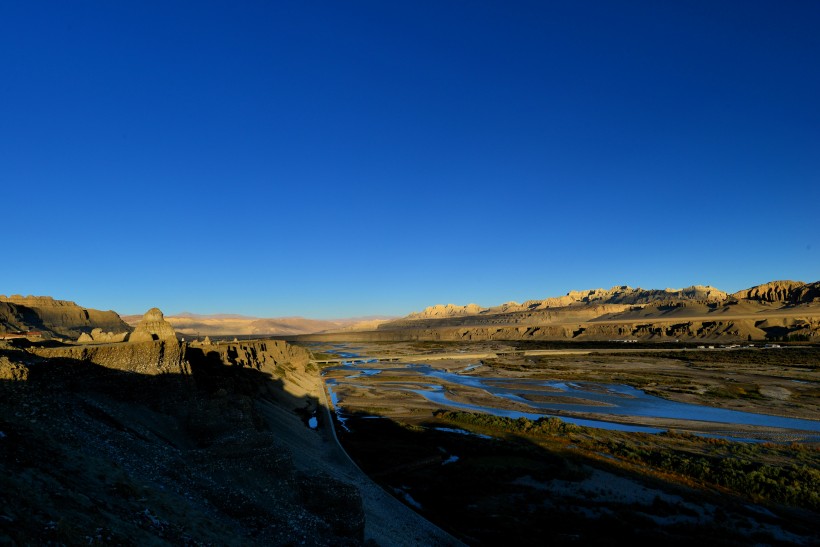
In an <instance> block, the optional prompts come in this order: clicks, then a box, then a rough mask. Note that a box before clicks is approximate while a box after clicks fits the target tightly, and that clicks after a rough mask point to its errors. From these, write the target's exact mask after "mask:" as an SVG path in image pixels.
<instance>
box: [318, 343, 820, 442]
mask: <svg viewBox="0 0 820 547" xmlns="http://www.w3.org/2000/svg"><path fill="white" fill-rule="evenodd" d="M348 351H349V348H348ZM342 356H343V357H350V358H351V361H348V362H345V363H343V364H342V365H341V366H338V367H333V368H331V369H327V370H343V371H346V372H350V375H348V376H347V377H345V378H326V379H325V383H326V384H327V386H328V391H329V392H330V394H331V398H332V403H333V406H334V407H335V408H336V411H337V415H338V416H340V420H342V424H343V427H346V426H345V425H344V421H343V420H344V418H345V416H344V412H343V411H340V410H339V400H338V395H337V393H336V390H335V389H334V388H335V387H336V386H341V385H355V386H356V387H360V388H365V389H376V390H382V391H405V392H411V393H415V394H417V395H420V396H422V397H424V398H425V399H427V400H428V401H431V402H433V403H435V404H437V405H441V406H442V407H448V408H455V409H460V410H467V411H473V412H485V413H489V414H493V415H496V416H504V417H508V418H519V417H525V418H529V419H532V420H535V419H538V418H541V417H544V416H550V415H555V413H558V414H561V411H571V412H583V413H585V414H597V415H600V416H608V417H613V416H615V417H617V416H632V417H636V416H637V417H646V418H665V419H675V420H690V421H701V422H715V423H721V424H727V425H729V426H731V425H750V426H763V427H769V428H778V429H784V430H797V431H809V432H816V433H818V434H820V421H815V420H806V419H799V418H787V417H783V416H771V415H766V414H755V413H751V412H743V411H739V410H728V409H722V408H716V407H710V406H704V405H696V404H688V403H679V402H675V401H669V400H666V399H662V398H659V397H654V396H652V395H648V394H646V393H644V392H643V391H641V390H639V389H636V388H633V387H630V386H627V385H613V384H601V383H595V382H561V381H548V380H533V379H510V378H490V377H479V376H471V375H469V374H466V372H469V371H471V370H473V369H474V368H476V367H477V366H479V365H469V366H468V367H466V368H464V369H462V370H461V371H459V372H458V373H456V372H447V371H444V370H441V369H437V368H434V367H432V366H430V365H425V364H410V365H398V366H397V365H395V364H394V365H390V364H387V363H385V364H384V365H383V366H382V365H381V364H379V363H376V362H374V361H372V360H367V358H362V357H360V356H358V355H356V354H353V353H344V354H342ZM359 363H361V364H359ZM386 371H389V372H391V373H394V374H396V375H398V376H401V375H407V377H408V380H407V381H406V382H402V381H395V382H374V383H362V380H365V381H366V379H367V377H369V376H374V375H377V374H380V373H382V372H386ZM419 379H422V380H427V381H431V380H432V382H430V383H429V384H426V383H420V382H419ZM448 386H449V387H452V386H463V387H469V388H475V389H480V390H483V391H484V392H486V393H488V394H490V395H491V396H492V397H493V398H494V399H496V398H497V400H498V401H499V407H501V406H505V405H503V401H504V400H507V401H514V402H515V403H518V404H523V405H527V406H528V407H529V408H532V411H531V412H523V411H520V410H510V409H505V408H499V407H496V406H492V405H491V404H490V405H479V404H471V403H465V402H460V401H455V400H453V399H452V398H450V397H449V396H448V393H447V391H448ZM506 406H509V405H506ZM559 417H560V418H561V419H562V420H564V421H566V422H570V423H574V424H578V425H584V426H589V427H597V428H602V429H611V430H618V431H641V432H647V433H658V432H661V431H663V430H664V429H660V428H657V427H648V426H641V425H633V424H622V423H617V422H611V421H599V420H592V419H581V418H574V417H569V416H565V415H560V416H559ZM811 437H812V439H811V440H818V439H820V435H812V436H811Z"/></svg>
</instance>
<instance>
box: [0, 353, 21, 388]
mask: <svg viewBox="0 0 820 547" xmlns="http://www.w3.org/2000/svg"><path fill="white" fill-rule="evenodd" d="M27 379H28V367H26V366H24V365H22V364H20V363H15V362H12V361H10V360H9V358H8V357H6V356H5V355H2V356H0V381H8V380H11V381H14V382H24V381H26V380H27Z"/></svg>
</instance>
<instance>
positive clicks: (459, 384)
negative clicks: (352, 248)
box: [0, 282, 820, 545]
mask: <svg viewBox="0 0 820 547" xmlns="http://www.w3.org/2000/svg"><path fill="white" fill-rule="evenodd" d="M817 290H818V283H811V284H804V283H798V282H773V283H769V284H765V285H761V286H758V287H754V288H752V289H749V290H746V291H740V292H739V293H735V294H734V295H727V294H725V293H722V292H720V291H718V290H716V289H713V288H710V287H691V288H689V289H683V290H679V291H672V290H666V291H645V290H642V289H629V288H627V287H616V288H614V289H612V290H608V291H597V290H596V291H585V292H579V293H569V294H568V295H566V296H565V297H560V298H556V299H546V300H539V301H531V302H527V303H524V304H515V303H508V304H505V305H503V306H499V307H496V308H486V309H485V308H481V307H479V306H474V305H470V306H463V307H459V306H438V307H432V308H428V309H427V310H425V311H424V312H420V313H418V314H413V315H411V316H408V317H406V318H404V319H401V320H395V321H388V322H384V323H382V322H381V321H382V320H378V322H379V324H378V325H375V326H374V325H373V324H367V325H359V326H356V325H354V324H342V325H338V324H337V325H336V326H335V327H334V326H329V325H328V324H320V323H318V322H317V323H309V322H307V323H305V322H299V321H295V322H291V323H288V322H287V321H284V322H280V323H276V324H267V323H265V324H255V322H256V321H265V320H257V319H255V318H247V317H238V316H223V317H215V318H204V317H190V316H188V317H180V318H176V319H175V318H173V317H171V318H168V317H166V316H164V315H163V313H162V312H161V311H160V310H159V309H156V308H152V309H150V310H148V311H147V312H146V313H145V314H144V315H142V316H140V317H138V318H128V321H123V319H122V318H120V316H119V315H117V314H116V313H115V312H113V311H99V310H93V309H88V308H84V307H82V306H79V305H77V304H75V303H73V302H68V301H63V300H55V299H52V298H49V297H22V296H12V297H0V337H2V340H0V390H1V391H2V394H3V397H2V398H0V476H2V479H0V480H1V481H2V489H0V542H3V543H4V544H12V545H18V544H19V545H24V544H32V543H52V544H80V543H82V544H124V545H138V544H139V545H141V544H146V543H150V544H175V545H176V544H186V545H187V544H236V545H240V544H300V543H305V544H313V545H359V544H371V545H373V544H378V545H458V544H461V543H466V544H471V545H495V544H500V543H522V544H533V543H543V542H544V541H549V542H550V543H551V544H556V545H571V544H573V545H575V544H584V545H596V544H600V545H609V544H613V542H614V543H616V544H623V543H633V544H643V543H646V542H649V541H651V542H655V543H657V542H662V543H665V544H670V545H690V544H691V543H692V542H693V541H701V542H704V543H708V544H717V545H749V544H767V545H812V544H817V543H818V542H820V537H819V536H818V534H817V531H816V526H815V523H816V521H817V518H818V513H820V420H818V416H820V412H818V411H820V380H818V378H817V377H816V375H817V371H818V370H820V346H818V317H820V316H818V314H817V312H818V309H819V308H820V302H819V301H818V294H817ZM185 321H188V323H186V322H185ZM270 321H281V320H270ZM186 325H187V326H186ZM254 325H256V326H254ZM288 325H290V326H288ZM177 326H179V328H180V329H181V330H178V329H177V328H176V327H177ZM325 327H328V328H330V329H334V331H333V332H324V333H312V334H298V333H299V332H304V331H310V330H312V329H319V328H322V329H324V328H325ZM266 328H270V329H273V330H276V329H279V332H282V331H284V330H287V329H291V334H290V335H288V336H289V338H290V339H291V340H290V342H287V341H284V340H272V339H263V338H256V339H251V338H252V335H253V333H254V332H257V331H256V330H254V329H261V330H264V329H266ZM186 329H190V330H186ZM208 329H211V330H208ZM231 329H237V330H236V332H233V333H231V332H229V331H230V330H231ZM362 329H364V330H362ZM208 332H213V333H214V334H213V340H211V339H210V338H209V336H210V335H209V334H208ZM294 333H295V334H294ZM234 336H237V337H241V338H242V340H241V341H237V340H233V338H234ZM183 338H184V339H185V341H182V339H183ZM220 338H221V340H219V339H220ZM232 340H233V341H232Z"/></svg>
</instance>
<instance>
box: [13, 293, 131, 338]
mask: <svg viewBox="0 0 820 547" xmlns="http://www.w3.org/2000/svg"><path fill="white" fill-rule="evenodd" d="M95 328H99V329H102V330H103V331H107V332H114V333H122V332H129V331H130V330H131V327H129V326H128V325H127V324H126V323H125V322H124V321H123V320H122V319H121V318H120V316H119V315H117V313H116V312H113V311H100V310H95V309H91V308H83V307H81V306H78V305H77V304H75V303H74V302H70V301H67V300H55V299H53V298H51V297H50V296H20V295H12V296H2V295H0V333H2V332H28V331H40V332H42V333H43V334H44V335H45V336H46V337H60V338H71V339H76V338H78V337H79V336H80V335H81V334H82V333H90V332H91V331H92V330H93V329H95Z"/></svg>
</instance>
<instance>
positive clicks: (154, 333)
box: [128, 308, 177, 342]
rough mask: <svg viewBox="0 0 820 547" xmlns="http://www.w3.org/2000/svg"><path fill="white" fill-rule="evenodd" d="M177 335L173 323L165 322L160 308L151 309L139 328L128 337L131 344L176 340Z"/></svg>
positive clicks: (146, 313) (143, 317)
mask: <svg viewBox="0 0 820 547" xmlns="http://www.w3.org/2000/svg"><path fill="white" fill-rule="evenodd" d="M176 339H177V333H176V332H175V331H174V327H172V326H171V323H169V322H168V321H166V320H165V317H164V316H163V315H162V312H161V311H160V310H159V308H151V309H150V310H148V311H147V312H145V315H143V316H142V321H140V322H139V324H138V325H137V328H135V329H134V332H132V333H131V336H129V337H128V341H129V342H145V341H150V340H176Z"/></svg>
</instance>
